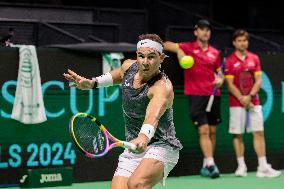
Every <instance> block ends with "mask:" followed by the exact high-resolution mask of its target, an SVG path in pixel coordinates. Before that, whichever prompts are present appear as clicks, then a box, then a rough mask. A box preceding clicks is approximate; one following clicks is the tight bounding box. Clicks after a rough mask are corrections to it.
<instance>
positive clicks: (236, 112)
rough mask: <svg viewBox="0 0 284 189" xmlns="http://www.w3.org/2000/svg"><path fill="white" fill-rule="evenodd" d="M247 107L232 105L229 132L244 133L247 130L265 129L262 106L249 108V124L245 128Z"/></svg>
mask: <svg viewBox="0 0 284 189" xmlns="http://www.w3.org/2000/svg"><path fill="white" fill-rule="evenodd" d="M245 120H246V109H245V108H243V107H230V123H229V125H230V126H229V133H231V134H243V133H244V132H245V130H246V132H248V133H250V132H256V131H263V115H262V107H261V106H260V105H259V106H254V107H253V108H251V109H250V110H249V124H248V127H247V128H245Z"/></svg>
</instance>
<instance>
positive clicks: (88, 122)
mask: <svg viewBox="0 0 284 189" xmlns="http://www.w3.org/2000/svg"><path fill="white" fill-rule="evenodd" d="M69 127H70V128H69V129H70V134H71V137H72V139H73V141H74V143H75V145H76V146H77V148H78V149H79V150H80V151H81V152H82V153H83V154H85V155H86V156H87V157H90V158H98V157H102V156H104V155H106V154H107V153H108V151H110V150H111V149H112V148H114V147H123V148H126V149H131V150H133V151H135V150H136V145H135V144H132V143H130V142H125V141H121V140H119V139H117V138H115V137H114V136H112V135H111V134H110V133H109V132H108V131H107V129H106V128H105V127H104V126H103V125H102V124H101V122H100V121H98V120H97V119H96V118H95V117H93V116H91V115H89V114H87V113H77V114H75V115H74V116H72V118H71V119H70V125H69ZM110 142H112V143H110Z"/></svg>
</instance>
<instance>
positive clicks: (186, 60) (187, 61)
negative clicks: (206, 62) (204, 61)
mask: <svg viewBox="0 0 284 189" xmlns="http://www.w3.org/2000/svg"><path fill="white" fill-rule="evenodd" d="M193 64H194V60H193V58H192V56H188V55H187V56H183V57H182V58H181V59H180V60H179V65H180V66H181V67H182V68H183V69H189V68H191V67H192V66H193Z"/></svg>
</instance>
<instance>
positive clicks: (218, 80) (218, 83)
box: [213, 77, 224, 88]
mask: <svg viewBox="0 0 284 189" xmlns="http://www.w3.org/2000/svg"><path fill="white" fill-rule="evenodd" d="M223 83H224V78H223V77H216V78H215V81H214V82H213V84H214V86H215V87H216V88H220V87H221V86H222V85H223Z"/></svg>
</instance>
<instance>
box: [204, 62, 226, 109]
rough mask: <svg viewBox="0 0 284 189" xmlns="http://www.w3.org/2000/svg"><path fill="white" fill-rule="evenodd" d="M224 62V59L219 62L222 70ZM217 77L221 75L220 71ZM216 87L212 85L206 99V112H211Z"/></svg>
mask: <svg viewBox="0 0 284 189" xmlns="http://www.w3.org/2000/svg"><path fill="white" fill-rule="evenodd" d="M224 63H225V59H224V60H223V62H222V64H221V70H222V72H223V69H224ZM217 77H221V76H220V72H219V73H218V75H217ZM217 90H218V88H217V87H214V88H213V91H212V93H211V95H210V97H209V100H208V103H207V106H206V112H211V108H212V105H213V102H214V97H215V95H216V92H217Z"/></svg>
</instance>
